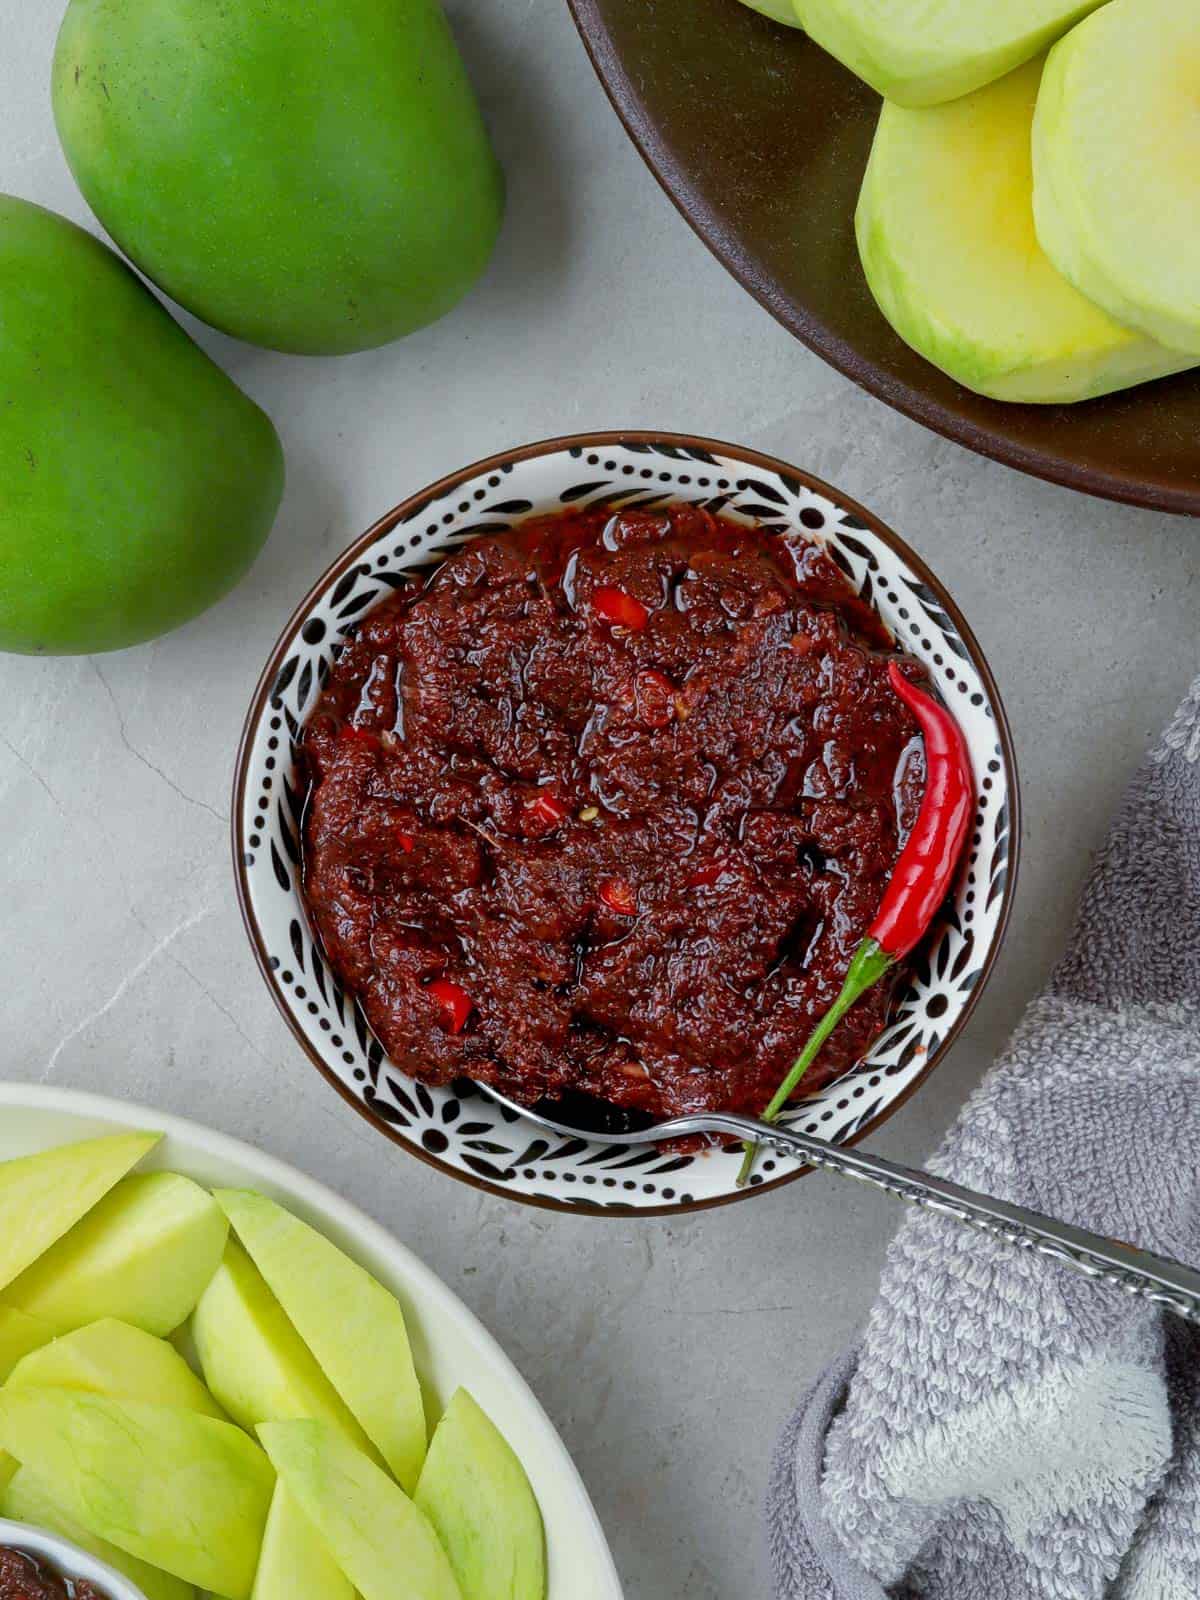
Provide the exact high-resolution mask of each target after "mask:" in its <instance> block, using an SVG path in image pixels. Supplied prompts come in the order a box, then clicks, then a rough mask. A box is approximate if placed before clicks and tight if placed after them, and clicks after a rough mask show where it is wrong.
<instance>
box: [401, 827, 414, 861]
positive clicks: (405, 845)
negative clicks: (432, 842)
mask: <svg viewBox="0 0 1200 1600" xmlns="http://www.w3.org/2000/svg"><path fill="white" fill-rule="evenodd" d="M416 842H417V841H416V839H415V838H414V837H413V836H412V834H411V833H403V832H401V831H400V830H399V829H397V830H396V843H397V844H398V845H399V846H400V848H401V850H403V851H404V854H405V855H406V856H410V855H412V852H413V845H415V844H416Z"/></svg>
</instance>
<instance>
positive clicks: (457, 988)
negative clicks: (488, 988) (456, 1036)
mask: <svg viewBox="0 0 1200 1600" xmlns="http://www.w3.org/2000/svg"><path fill="white" fill-rule="evenodd" d="M425 987H426V990H427V991H428V993H429V994H431V995H432V996H433V998H434V999H435V1000H436V1001H437V1003H438V1004H439V1005H440V1006H441V1008H442V1011H443V1013H444V1015H445V1025H446V1027H447V1028H448V1029H449V1030H450V1032H451V1033H461V1032H462V1031H463V1029H464V1028H465V1027H466V1025H467V1018H468V1017H469V1016H470V1015H471V1013H472V1011H474V1009H475V1002H474V1000H472V999H471V996H470V995H469V994H468V993H467V991H466V990H465V989H464V988H463V986H462V985H461V984H460V983H455V982H454V981H453V980H452V979H450V978H435V979H434V980H433V982H432V983H429V984H426V986H425Z"/></svg>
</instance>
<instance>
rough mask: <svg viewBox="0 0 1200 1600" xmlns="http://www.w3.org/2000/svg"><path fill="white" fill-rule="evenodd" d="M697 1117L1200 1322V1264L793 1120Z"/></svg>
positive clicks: (715, 1129) (720, 1129)
mask: <svg viewBox="0 0 1200 1600" xmlns="http://www.w3.org/2000/svg"><path fill="white" fill-rule="evenodd" d="M696 1120H697V1122H703V1124H704V1126H705V1127H706V1128H708V1129H710V1130H711V1131H713V1132H720V1133H729V1134H733V1135H735V1136H736V1137H738V1138H740V1139H757V1140H758V1141H759V1142H760V1143H762V1144H764V1145H771V1146H773V1147H774V1148H776V1149H778V1150H782V1151H785V1152H786V1153H787V1154H788V1155H793V1156H802V1157H803V1158H804V1160H805V1161H806V1162H808V1164H809V1165H810V1166H813V1167H820V1168H823V1169H824V1170H825V1171H826V1172H836V1173H838V1174H840V1175H841V1176H842V1177H846V1178H857V1179H858V1180H859V1182H861V1183H869V1184H873V1185H874V1186H875V1188H877V1189H883V1190H884V1191H886V1193H888V1194H892V1195H895V1196H896V1197H897V1199H900V1200H907V1201H908V1202H909V1203H910V1204H911V1205H914V1206H921V1207H923V1208H924V1209H925V1210H928V1211H940V1212H942V1213H943V1214H944V1215H946V1216H949V1217H953V1218H954V1219H955V1221H956V1222H961V1223H964V1224H965V1225H966V1226H967V1227H969V1228H977V1229H979V1230H980V1231H981V1232H983V1233H989V1234H991V1235H992V1236H993V1237H994V1238H997V1239H1003V1240H1004V1241H1005V1242H1006V1243H1008V1244H1012V1245H1016V1246H1017V1248H1018V1249H1021V1250H1035V1251H1037V1252H1038V1254H1039V1255H1043V1256H1049V1257H1050V1258H1051V1259H1052V1260H1054V1261H1061V1262H1062V1263H1063V1264H1064V1265H1065V1266H1068V1267H1074V1268H1075V1270H1076V1271H1078V1272H1082V1273H1084V1274H1085V1275H1086V1276H1087V1277H1089V1278H1096V1279H1098V1280H1100V1281H1101V1282H1103V1283H1108V1284H1112V1285H1113V1286H1114V1287H1115V1288H1118V1289H1122V1290H1124V1291H1125V1293H1126V1294H1129V1295H1135V1296H1138V1297H1140V1298H1141V1299H1143V1300H1152V1301H1153V1302H1154V1303H1155V1304H1156V1305H1161V1306H1166V1307H1167V1308H1168V1309H1169V1310H1171V1311H1174V1312H1176V1313H1177V1314H1178V1315H1179V1316H1181V1317H1186V1318H1187V1319H1188V1320H1189V1321H1191V1322H1200V1272H1196V1271H1194V1270H1193V1269H1192V1268H1191V1267H1186V1266H1184V1265H1183V1263H1182V1262H1180V1261H1173V1260H1171V1259H1170V1257H1168V1256H1159V1255H1153V1254H1151V1252H1150V1251H1148V1250H1140V1249H1138V1248H1137V1247H1136V1246H1135V1245H1131V1244H1124V1243H1122V1241H1121V1240H1119V1239H1106V1238H1103V1237H1102V1236H1101V1235H1100V1234H1098V1233H1091V1232H1089V1231H1088V1230H1087V1229H1086V1228H1077V1227H1075V1226H1074V1225H1073V1224H1072V1223H1069V1222H1058V1221H1056V1220H1055V1219H1054V1218H1053V1217H1045V1216H1042V1215H1041V1214H1040V1213H1039V1212H1037V1211H1028V1210H1026V1209H1025V1207H1024V1206H1016V1205H1012V1204H1010V1203H1009V1202H1008V1201H1007V1200H993V1199H992V1198H991V1197H990V1196H988V1195H983V1194H976V1193H975V1191H974V1190H972V1189H964V1188H963V1187H962V1186H961V1184H957V1183H951V1182H950V1181H949V1180H948V1179H946V1178H937V1177H934V1176H933V1174H932V1173H928V1172H919V1171H917V1170H916V1169H914V1168H912V1167H905V1166H901V1165H900V1164H899V1163H898V1162H895V1161H887V1160H885V1159H884V1158H883V1157H882V1156H874V1155H869V1154H868V1153H867V1152H865V1151H861V1150H855V1149H849V1148H846V1149H843V1148H842V1147H840V1146H838V1145H831V1144H828V1143H826V1141H825V1140H824V1139H817V1138H814V1137H812V1136H811V1135H809V1134H805V1133H797V1132H795V1131H793V1130H792V1129H790V1128H781V1127H779V1126H778V1125H776V1124H770V1123H762V1122H757V1121H755V1120H754V1119H753V1118H750V1117H736V1116H729V1115H726V1114H724V1113H714V1114H712V1115H709V1114H705V1115H704V1116H703V1117H702V1118H697V1119H696ZM681 1131H682V1130H681Z"/></svg>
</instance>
